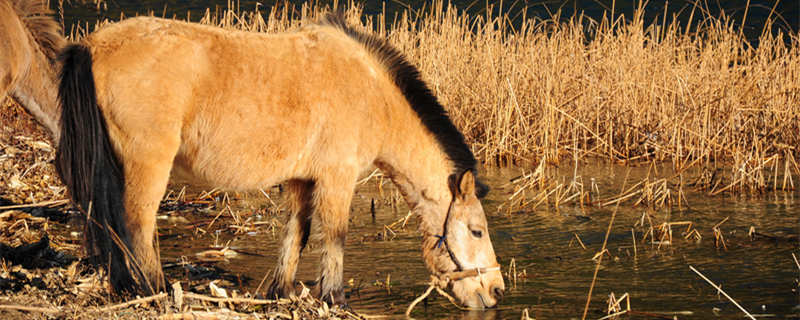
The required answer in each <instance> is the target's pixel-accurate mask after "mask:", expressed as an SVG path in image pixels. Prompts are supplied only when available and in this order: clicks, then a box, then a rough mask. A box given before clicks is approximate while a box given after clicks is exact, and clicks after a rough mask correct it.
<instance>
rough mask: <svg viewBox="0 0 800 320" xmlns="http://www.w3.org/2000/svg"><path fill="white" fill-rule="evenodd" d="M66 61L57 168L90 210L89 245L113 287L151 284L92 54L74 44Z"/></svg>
mask: <svg viewBox="0 0 800 320" xmlns="http://www.w3.org/2000/svg"><path fill="white" fill-rule="evenodd" d="M59 59H60V60H61V62H62V63H63V69H62V70H61V80H60V81H61V83H60V84H59V88H58V95H59V98H60V100H61V141H60V142H59V144H58V150H57V153H56V170H57V171H58V173H59V175H60V176H61V180H62V181H63V182H64V184H65V185H66V186H67V189H69V191H70V193H71V195H72V201H73V202H74V203H75V204H77V205H78V206H79V207H80V208H81V209H82V211H83V212H84V213H85V214H86V215H87V225H86V248H87V251H88V254H89V255H90V256H91V257H92V260H94V262H96V263H100V264H102V265H105V266H108V272H109V277H110V280H111V285H112V287H113V288H114V289H115V290H117V291H122V292H147V291H152V290H148V289H149V288H150V286H149V282H148V281H146V278H145V277H144V275H143V273H142V271H141V269H140V268H139V266H138V265H137V264H136V263H135V261H137V260H136V259H132V258H131V254H130V250H129V248H130V241H129V240H130V230H128V227H127V226H126V225H125V222H124V216H125V208H124V205H123V194H124V191H125V190H124V189H125V187H124V186H125V178H124V175H123V171H122V168H121V166H120V163H119V160H118V159H117V157H116V155H115V153H114V149H113V147H112V146H111V141H110V138H109V135H108V128H107V126H106V121H105V118H103V114H102V112H101V111H100V108H99V107H98V105H97V95H96V92H95V85H94V75H93V73H92V54H91V52H90V51H89V48H87V47H86V46H84V45H81V44H73V45H70V46H68V47H66V48H64V50H63V51H62V52H61V55H60V56H59Z"/></svg>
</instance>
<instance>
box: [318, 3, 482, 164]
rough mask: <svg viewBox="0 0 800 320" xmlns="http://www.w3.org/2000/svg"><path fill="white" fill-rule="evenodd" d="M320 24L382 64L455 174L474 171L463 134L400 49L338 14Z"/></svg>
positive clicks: (329, 15) (473, 162) (330, 15)
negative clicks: (351, 42)
mask: <svg viewBox="0 0 800 320" xmlns="http://www.w3.org/2000/svg"><path fill="white" fill-rule="evenodd" d="M322 24H323V25H329V26H332V27H335V28H337V29H339V30H342V31H343V32H344V33H345V34H347V35H348V36H350V38H352V39H354V40H356V41H358V42H359V43H361V44H362V45H363V46H364V47H366V48H367V49H368V50H369V51H370V52H371V53H372V54H373V55H375V56H376V57H377V58H378V60H380V61H381V62H382V63H383V65H384V66H385V67H386V69H387V70H388V71H389V74H391V75H392V78H393V79H394V82H395V84H396V85H397V87H398V88H400V91H401V92H402V93H403V95H404V96H405V97H406V100H408V103H409V105H411V108H412V109H414V112H415V113H416V114H417V116H418V117H419V118H420V120H422V124H423V125H424V126H425V128H427V129H428V131H430V132H431V133H432V134H433V136H434V137H436V141H437V142H439V145H440V146H441V147H442V149H443V150H444V153H445V154H447V157H448V158H449V159H450V160H451V161H452V162H453V164H454V166H455V168H454V171H455V172H453V174H458V175H459V177H460V175H461V174H462V173H464V172H465V171H466V170H472V171H474V172H476V173H477V170H476V169H477V168H476V165H477V161H476V160H475V156H474V155H473V154H472V151H471V150H470V149H469V146H467V143H466V142H465V141H464V135H462V134H461V132H460V131H458V128H456V126H455V125H453V122H452V121H450V117H449V116H448V115H447V111H446V110H445V109H444V107H443V106H442V105H441V104H440V103H439V101H438V100H437V99H436V96H434V95H433V92H431V90H430V89H429V88H428V85H427V84H425V82H424V81H422V77H421V76H420V73H419V70H417V67H415V66H414V65H413V64H411V63H410V62H408V60H407V59H406V57H405V56H404V55H403V54H402V53H400V51H398V50H397V49H395V48H394V47H392V46H391V45H390V44H389V43H388V42H386V41H385V40H384V39H381V38H379V37H377V36H375V35H372V34H367V33H363V32H360V31H358V30H355V29H353V28H351V27H349V26H348V25H347V23H346V22H345V21H344V18H343V17H342V15H341V14H328V15H327V16H325V17H324V18H323V19H322Z"/></svg>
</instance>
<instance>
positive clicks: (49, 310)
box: [0, 304, 61, 314]
mask: <svg viewBox="0 0 800 320" xmlns="http://www.w3.org/2000/svg"><path fill="white" fill-rule="evenodd" d="M0 310H17V311H26V312H38V313H46V314H56V313H59V312H61V310H59V309H56V308H42V307H30V306H20V305H14V304H5V305H0Z"/></svg>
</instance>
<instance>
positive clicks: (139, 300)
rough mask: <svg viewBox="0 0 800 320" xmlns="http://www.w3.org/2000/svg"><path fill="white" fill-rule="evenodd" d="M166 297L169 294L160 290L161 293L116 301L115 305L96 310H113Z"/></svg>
mask: <svg viewBox="0 0 800 320" xmlns="http://www.w3.org/2000/svg"><path fill="white" fill-rule="evenodd" d="M167 297H169V295H168V294H167V293H166V292H162V293H159V294H155V295H152V296H149V297H144V298H139V299H133V300H130V301H126V302H123V303H118V304H115V305H111V306H107V307H103V308H100V309H99V310H98V311H100V312H108V311H114V310H117V309H122V308H126V307H130V306H132V305H136V304H142V303H148V302H151V301H158V300H161V299H166V298H167Z"/></svg>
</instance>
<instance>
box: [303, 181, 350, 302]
mask: <svg viewBox="0 0 800 320" xmlns="http://www.w3.org/2000/svg"><path fill="white" fill-rule="evenodd" d="M326 171H328V172H332V171H336V170H335V169H334V170H326ZM356 178H357V173H356V172H352V174H351V173H350V172H347V173H345V174H342V172H341V171H340V172H339V175H338V176H337V175H335V174H334V175H331V176H329V177H327V179H324V180H319V181H317V188H316V189H315V191H314V206H315V208H316V213H317V217H318V218H319V226H320V231H321V232H322V252H321V253H322V257H321V260H322V261H321V262H320V273H319V280H318V281H317V287H316V288H315V292H314V293H315V294H317V295H318V297H319V298H320V299H322V300H323V301H326V302H328V303H331V304H340V305H341V304H345V303H346V301H345V296H344V287H343V282H342V280H343V271H344V265H343V259H344V243H345V239H346V237H347V223H348V217H349V213H350V202H351V201H352V198H353V190H354V188H355V183H356Z"/></svg>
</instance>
